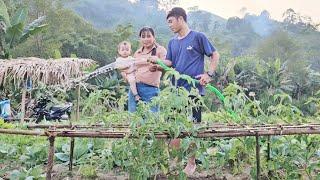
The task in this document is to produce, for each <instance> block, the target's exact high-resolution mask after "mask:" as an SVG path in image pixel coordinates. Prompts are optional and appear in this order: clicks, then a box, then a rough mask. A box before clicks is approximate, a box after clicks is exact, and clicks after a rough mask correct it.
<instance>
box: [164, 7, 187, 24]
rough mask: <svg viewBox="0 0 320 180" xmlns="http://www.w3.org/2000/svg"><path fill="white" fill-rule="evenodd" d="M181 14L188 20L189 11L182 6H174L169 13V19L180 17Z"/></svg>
mask: <svg viewBox="0 0 320 180" xmlns="http://www.w3.org/2000/svg"><path fill="white" fill-rule="evenodd" d="M180 16H182V17H183V19H184V21H185V22H187V13H186V11H185V10H184V9H183V8H181V7H175V8H172V9H171V10H170V11H169V13H168V15H167V19H168V18H169V17H175V18H179V17H180Z"/></svg>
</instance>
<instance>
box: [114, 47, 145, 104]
mask: <svg viewBox="0 0 320 180" xmlns="http://www.w3.org/2000/svg"><path fill="white" fill-rule="evenodd" d="M130 54H131V44H130V43H129V42H128V41H122V42H121V43H119V45H118V55H119V57H118V58H117V59H116V64H117V69H120V71H121V75H122V76H123V77H124V78H125V79H126V80H127V81H128V83H129V86H130V89H131V92H132V93H133V95H134V98H135V100H136V101H139V100H140V99H141V97H140V96H139V94H138V91H137V85H136V77H135V71H136V68H135V66H134V62H133V61H134V58H133V57H132V56H130Z"/></svg>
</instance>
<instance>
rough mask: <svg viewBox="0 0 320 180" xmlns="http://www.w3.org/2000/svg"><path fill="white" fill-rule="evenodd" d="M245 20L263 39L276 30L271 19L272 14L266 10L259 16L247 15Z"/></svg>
mask: <svg viewBox="0 0 320 180" xmlns="http://www.w3.org/2000/svg"><path fill="white" fill-rule="evenodd" d="M244 19H245V21H246V22H249V24H250V25H251V27H252V30H253V31H254V32H255V33H256V34H259V35H260V36H262V37H266V36H268V35H270V34H272V33H273V32H274V31H275V29H276V25H275V23H274V21H273V20H272V19H271V18H270V14H269V12H268V11H266V10H264V11H262V12H261V14H260V15H259V16H254V15H250V14H246V15H245V17H244Z"/></svg>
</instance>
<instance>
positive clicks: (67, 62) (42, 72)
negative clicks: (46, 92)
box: [0, 57, 94, 87]
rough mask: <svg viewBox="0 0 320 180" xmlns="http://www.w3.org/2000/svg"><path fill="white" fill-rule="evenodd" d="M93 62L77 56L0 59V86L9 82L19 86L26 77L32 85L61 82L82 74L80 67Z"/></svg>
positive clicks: (87, 65)
mask: <svg viewBox="0 0 320 180" xmlns="http://www.w3.org/2000/svg"><path fill="white" fill-rule="evenodd" d="M93 64H94V61H93V60H91V59H78V58H62V59H49V60H46V59H39V58H34V57H28V58H18V59H10V60H0V87H1V86H2V87H5V86H6V85H7V84H10V83H14V85H15V86H20V85H21V83H22V82H25V81H26V80H27V79H31V80H32V82H33V85H34V86H36V85H37V84H39V83H44V84H46V85H56V84H62V83H66V82H68V81H69V79H71V78H77V77H79V76H82V75H83V72H82V69H83V68H85V67H89V66H91V65H93Z"/></svg>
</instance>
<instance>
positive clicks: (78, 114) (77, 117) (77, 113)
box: [76, 85, 80, 122]
mask: <svg viewBox="0 0 320 180" xmlns="http://www.w3.org/2000/svg"><path fill="white" fill-rule="evenodd" d="M79 119H80V85H78V86H77V112H76V121H77V122H78V121H79Z"/></svg>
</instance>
